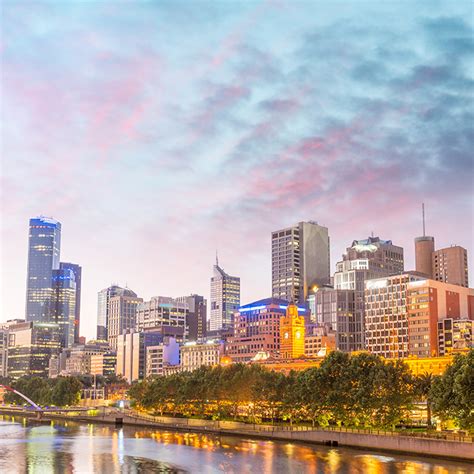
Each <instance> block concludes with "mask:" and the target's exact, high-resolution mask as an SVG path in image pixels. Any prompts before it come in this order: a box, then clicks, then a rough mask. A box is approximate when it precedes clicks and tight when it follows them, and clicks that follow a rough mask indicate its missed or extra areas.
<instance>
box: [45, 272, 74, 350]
mask: <svg viewBox="0 0 474 474" xmlns="http://www.w3.org/2000/svg"><path fill="white" fill-rule="evenodd" d="M52 282H53V285H52V286H53V291H54V293H53V301H54V303H53V305H52V311H51V314H50V318H49V322H51V323H55V324H57V325H58V326H59V341H60V343H61V347H63V348H65V347H71V346H72V345H73V344H74V333H75V317H76V280H75V276H74V273H73V271H72V270H70V269H68V268H64V269H59V270H53V277H52Z"/></svg>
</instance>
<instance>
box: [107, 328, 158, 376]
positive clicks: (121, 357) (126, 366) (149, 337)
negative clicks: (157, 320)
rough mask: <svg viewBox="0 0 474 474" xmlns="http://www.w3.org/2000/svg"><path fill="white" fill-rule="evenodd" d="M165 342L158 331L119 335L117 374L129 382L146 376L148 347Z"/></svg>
mask: <svg viewBox="0 0 474 474" xmlns="http://www.w3.org/2000/svg"><path fill="white" fill-rule="evenodd" d="M162 342H163V335H162V334H161V333H158V332H126V333H123V334H119V336H118V337H117V367H116V374H117V375H121V376H123V377H124V378H125V379H126V380H127V381H128V382H129V383H131V382H133V381H135V380H142V379H143V378H144V377H145V363H146V348H147V347H150V346H157V345H159V344H161V343H162Z"/></svg>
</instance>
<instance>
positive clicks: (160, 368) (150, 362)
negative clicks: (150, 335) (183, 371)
mask: <svg viewBox="0 0 474 474" xmlns="http://www.w3.org/2000/svg"><path fill="white" fill-rule="evenodd" d="M169 366H173V367H179V344H178V343H177V342H176V339H174V338H172V337H170V338H165V339H164V341H163V342H162V343H161V344H157V345H154V346H148V347H147V348H146V361H145V376H146V377H150V376H152V375H158V376H160V375H165V371H166V368H167V367H169Z"/></svg>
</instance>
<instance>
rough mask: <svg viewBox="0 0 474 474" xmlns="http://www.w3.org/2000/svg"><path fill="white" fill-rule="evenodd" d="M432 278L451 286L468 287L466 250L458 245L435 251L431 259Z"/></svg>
mask: <svg viewBox="0 0 474 474" xmlns="http://www.w3.org/2000/svg"><path fill="white" fill-rule="evenodd" d="M431 259H432V260H431V261H432V277H433V279H434V280H437V281H444V282H445V283H450V284H451V285H460V286H464V287H466V288H467V287H468V286H469V277H468V272H467V250H466V249H465V248H463V247H460V246H459V245H452V246H451V247H447V248H444V249H439V250H435V251H434V252H433V254H432V257H431Z"/></svg>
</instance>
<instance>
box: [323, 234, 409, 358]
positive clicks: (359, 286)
mask: <svg viewBox="0 0 474 474" xmlns="http://www.w3.org/2000/svg"><path fill="white" fill-rule="evenodd" d="M403 262H404V261H403V248H402V247H399V246H397V245H393V243H392V241H391V240H381V239H380V238H379V237H368V238H367V239H364V240H354V241H353V242H352V245H351V246H350V247H348V248H347V249H346V253H345V254H344V255H343V256H342V261H341V262H338V263H337V265H336V273H335V274H334V289H335V290H352V291H354V296H351V295H350V294H347V295H345V296H344V295H340V296H335V295H333V296H331V295H329V293H328V294H327V296H328V297H329V299H333V298H335V299H338V298H340V297H342V298H343V299H344V300H346V301H347V305H346V304H344V306H343V308H344V309H343V314H345V315H346V316H348V318H346V316H344V318H343V319H346V321H347V324H345V325H343V326H341V327H344V326H345V327H346V329H345V330H344V331H343V333H346V331H347V333H346V336H347V337H346V336H344V338H345V341H344V338H342V339H341V334H340V335H339V336H338V343H340V344H343V345H342V346H341V348H342V347H346V348H347V350H349V351H355V350H361V349H363V347H364V305H365V302H364V283H365V281H367V280H370V279H372V278H379V277H383V276H390V275H396V274H399V273H401V272H403V267H404V263H403ZM336 293H337V291H336ZM322 298H323V299H324V295H322ZM346 298H347V299H346ZM335 299H333V301H335ZM321 301H322V300H321ZM341 308H342V307H341ZM351 308H352V310H353V313H352V312H351ZM318 318H319V315H318V317H317V318H316V319H318ZM334 330H336V331H337V329H336V328H334Z"/></svg>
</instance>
